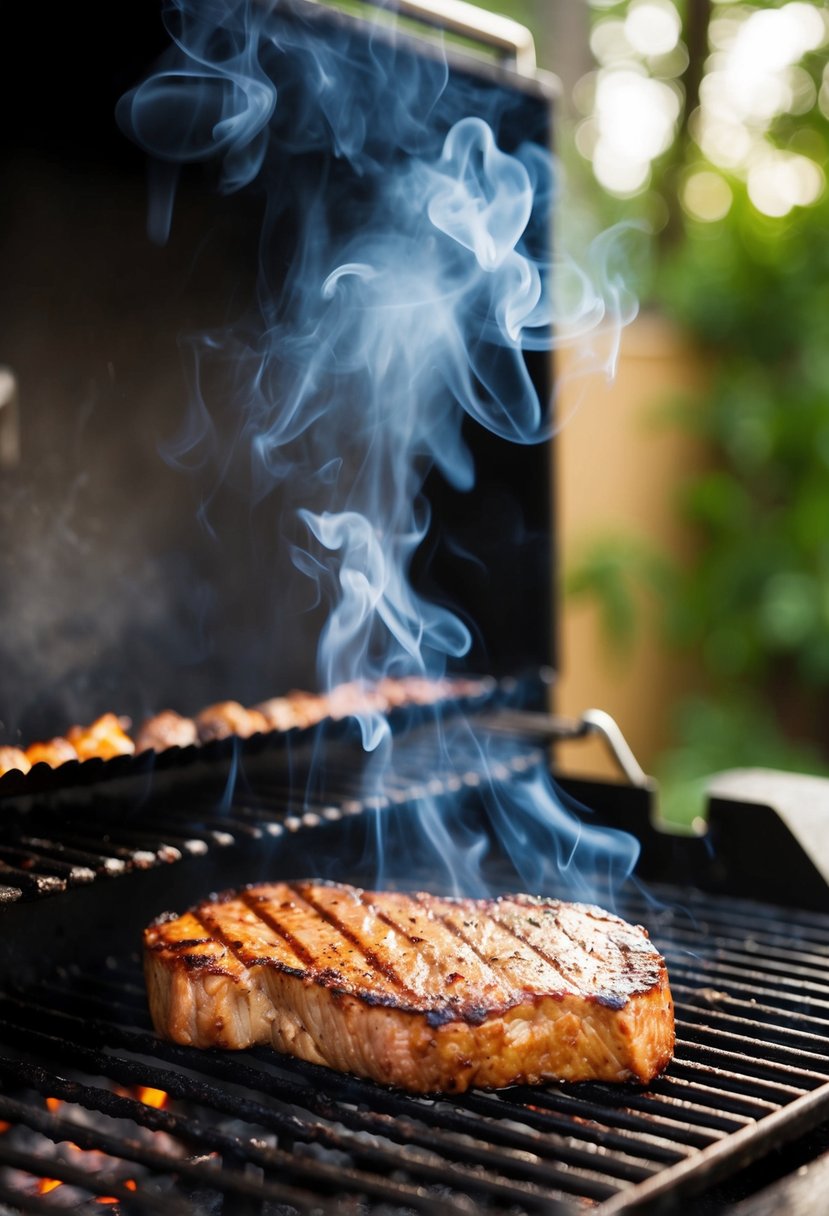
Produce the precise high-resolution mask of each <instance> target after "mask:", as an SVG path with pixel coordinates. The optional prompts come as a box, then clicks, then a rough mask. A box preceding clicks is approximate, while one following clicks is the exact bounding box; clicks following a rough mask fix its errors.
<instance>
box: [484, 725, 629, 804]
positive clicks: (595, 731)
mask: <svg viewBox="0 0 829 1216" xmlns="http://www.w3.org/2000/svg"><path fill="white" fill-rule="evenodd" d="M485 721H486V725H487V727H488V728H489V729H491V730H500V731H505V732H507V733H509V734H516V735H518V734H521V735H524V736H530V737H531V738H533V739H538V740H539V741H544V742H547V743H555V742H556V741H558V742H562V741H567V740H571V739H586V738H587V737H588V736H589V735H598V736H599V737H600V738H601V739H602V740H603V742H604V743H605V745H606V747H607V750H608V751H609V753H610V755H611V756H612V757H613V759H614V760H615V762H616V764H617V765H618V767H619V770H620V771H621V772H622V774H623V775H624V777H625V778H626V779H627V781H629V782H630V784H631V785H635V786H637V787H638V788H639V789H649V788H650V786H651V784H652V782H651V779H650V777H649V776H648V774H647V773H646V772H645V770H644V769H643V768H642V766H641V764H640V763H639V761H638V760H637V759H636V757H635V756H634V754H633V751H632V750H631V747H630V744H629V743H628V741H627V739H626V738H625V736H624V735H623V734H622V731H621V729H620V727H619V724H618V723H617V722H616V719H615V718H612V717H611V716H610V714H609V713H606V712H605V710H603V709H586V710H585V711H584V713H583V714H582V715H581V717H580V718H565V717H563V716H561V715H560V714H545V713H532V712H531V711H524V710H509V709H508V710H501V711H499V712H498V713H497V714H494V715H492V717H487V718H486V719H485Z"/></svg>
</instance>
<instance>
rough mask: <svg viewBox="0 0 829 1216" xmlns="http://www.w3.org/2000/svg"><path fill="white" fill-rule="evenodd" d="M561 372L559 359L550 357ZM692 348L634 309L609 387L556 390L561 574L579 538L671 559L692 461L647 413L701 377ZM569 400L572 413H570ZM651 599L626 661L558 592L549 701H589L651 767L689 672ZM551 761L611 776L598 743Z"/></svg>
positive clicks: (569, 708) (564, 704) (692, 451)
mask: <svg viewBox="0 0 829 1216" xmlns="http://www.w3.org/2000/svg"><path fill="white" fill-rule="evenodd" d="M559 362H560V366H561V368H562V370H564V371H565V372H566V368H567V355H566V354H563V355H562V356H561V357H560V360H559ZM701 374H702V373H701V368H700V366H699V364H698V361H697V360H696V359H695V357H694V354H693V352H692V351H691V350H690V349H689V347H688V346H687V345H686V344H685V343H684V342H683V341H682V340H681V338H680V337H679V335H678V334H677V333H676V331H675V330H674V329H673V328H672V327H671V326H669V325H668V324H667V323H666V322H665V321H664V320H662V319H660V318H658V317H654V316H648V315H643V316H642V317H640V318H638V319H637V320H636V321H635V322H634V323H633V324H632V325H631V326H630V327H629V329H628V330H627V331H626V332H625V334H624V336H623V340H622V349H621V357H620V360H619V365H618V371H617V375H616V377H615V379H614V381H613V383H611V384H608V383H607V382H606V381H605V380H604V378H602V379H599V378H597V377H592V378H591V379H590V380H589V381H585V382H582V383H581V384H579V383H573V384H571V385H566V384H565V387H564V390H563V394H564V396H563V400H561V401H560V403H559V408H560V412H559V416H560V417H563V418H565V419H566V423H565V425H564V426H563V428H562V430H561V432H560V433H559V435H558V436H557V439H556V457H555V458H556V462H557V479H558V489H557V497H558V502H557V511H558V521H559V522H558V534H559V546H560V548H559V564H560V569H561V571H562V572H564V571H566V570H567V569H568V568H569V567H570V566H571V565H572V563H573V562H574V560H577V559H578V558H579V556H580V554H581V553H582V552H583V550H584V547H585V544H587V543H589V541H590V539H591V538H593V537H596V536H600V535H602V534H604V535H607V534H615V535H618V534H620V533H621V534H630V535H633V536H638V537H640V538H642V540H644V541H645V542H647V543H648V544H651V545H653V546H655V547H657V548H659V549H660V550H661V551H662V552H664V553H666V554H669V555H674V556H681V555H682V554H684V553H687V552H688V551H689V545H690V538H689V536H688V533H687V531H686V530H685V529H684V528H683V527H682V526H681V524H680V523H679V521H678V519H677V515H676V511H675V510H674V508H673V504H674V502H675V501H676V495H677V488H678V486H679V485H680V483H681V482H682V481H683V479H685V478H686V477H687V475H688V474H689V473H690V472H692V471H693V469H694V468H698V467H699V465H700V462H701V457H700V452H699V449H698V447H697V446H696V445H695V444H694V442H693V441H692V440H691V439H690V438H689V436H688V434H687V433H686V432H685V431H683V430H680V429H679V428H678V427H677V426H675V425H673V424H671V423H669V422H666V421H665V420H664V415H663V418H661V419H660V418H659V417H658V415H659V413H660V412H661V411H662V409H663V407H664V406H665V404H666V403H667V402H670V400H671V399H672V397H673V396H675V395H676V394H677V393H681V392H683V391H685V390H688V389H690V388H692V387H693V386H694V385H695V384H698V383H699V382H700V380H701ZM571 407H573V412H572V413H571ZM657 612H658V606H657V604H656V603H655V601H654V600H651V601H650V603H649V604H648V603H646V604H645V615H644V617H643V618H642V623H643V624H644V625H645V628H644V629H640V633H639V636H638V639H637V641H636V642H635V644H634V646H633V649H632V651H631V652H630V653H629V654H628V655H627V657H626V658H624V659H622V658H621V657H620V656H619V655H614V654H613V653H612V652H609V651H608V648H607V645H606V643H605V641H604V639H603V635H602V631H601V628H600V624H599V618H598V613H597V611H596V609H595V608H594V606H593V605H592V604H588V603H586V602H583V601H578V600H573V599H569V600H568V599H564V601H563V620H562V622H561V626H560V668H561V673H560V680H559V684H558V691H557V693H556V698H555V700H556V707H557V709H558V710H559V711H560V712H562V713H566V714H578V713H580V712H581V711H582V710H584V709H586V708H588V707H597V708H600V709H604V710H607V711H608V712H609V713H610V714H612V715H613V717H614V718H616V720H617V722H618V723H619V725H620V726H621V728H622V730H623V732H624V734H625V736H626V737H627V739H628V742H629V743H630V744H631V746H632V748H633V750H634V752H635V754H636V756H637V758H638V759H639V761H640V763H641V764H642V765H643V767H644V768H645V769H646V770H650V769H651V768H652V765H653V760H654V757H655V756H656V754H657V753H658V752H659V750H660V749H661V748H663V747H665V745H666V744H668V743H669V742H670V740H671V709H672V706H673V705H674V704H675V702H676V700H677V697H678V696H679V695H680V694H681V692H682V691H683V690H687V689H688V688H689V687H690V685H691V683H692V681H693V673H692V672H689V671H688V670H687V669H684V668H683V665H682V664H680V662H679V661H678V660H677V659H676V658H675V657H672V656H670V655H669V654H667V653H666V651H665V649H664V646H663V644H662V643H661V640H660V637H659V633H658V621H657V620H656V613H657ZM560 762H561V764H562V767H563V768H564V769H565V770H567V771H570V772H573V773H579V774H586V773H589V774H594V773H595V774H596V775H608V776H609V775H615V772H614V769H613V766H612V765H611V764H610V763H609V762H608V761H607V760H606V758H605V756H604V753H603V751H602V749H601V747H600V746H599V745H598V743H594V742H589V743H583V744H577V745H576V744H574V745H571V746H569V747H567V748H565V749H562V753H561V756H560Z"/></svg>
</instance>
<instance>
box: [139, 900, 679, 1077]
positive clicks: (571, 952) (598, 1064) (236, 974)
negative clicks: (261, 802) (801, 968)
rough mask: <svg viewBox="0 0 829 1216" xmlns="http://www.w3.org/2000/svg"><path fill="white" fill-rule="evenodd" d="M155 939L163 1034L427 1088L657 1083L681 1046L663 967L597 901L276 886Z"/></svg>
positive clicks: (160, 931)
mask: <svg viewBox="0 0 829 1216" xmlns="http://www.w3.org/2000/svg"><path fill="white" fill-rule="evenodd" d="M144 945H145V956H144V957H145V971H146V977H147V987H148V993H149V1003H150V1010H151V1013H152V1018H153V1022H154V1024H155V1027H156V1029H157V1030H158V1032H159V1033H160V1034H162V1035H164V1036H165V1037H166V1038H169V1039H172V1040H173V1041H174V1042H177V1043H183V1044H189V1045H192V1046H195V1047H223V1048H246V1047H250V1046H252V1045H254V1044H266V1045H270V1046H273V1047H274V1048H276V1049H277V1050H278V1051H283V1052H288V1053H291V1054H293V1055H295V1056H297V1057H299V1058H300V1059H303V1060H310V1061H313V1062H314V1063H318V1064H327V1065H328V1066H330V1067H332V1068H336V1069H339V1070H340V1071H343V1072H351V1073H355V1074H357V1075H358V1076H363V1077H371V1078H373V1079H374V1080H375V1081H380V1082H384V1083H387V1084H390V1085H397V1086H400V1087H402V1088H404V1089H407V1090H411V1091H413V1092H420V1093H428V1092H455V1093H459V1092H461V1091H463V1090H466V1089H468V1088H469V1087H470V1086H472V1085H476V1086H485V1087H494V1088H498V1087H502V1086H505V1085H512V1084H516V1083H528V1084H534V1083H536V1082H539V1081H542V1080H545V1079H561V1080H567V1081H584V1080H600V1081H631V1080H633V1081H640V1082H647V1081H649V1080H651V1079H652V1078H653V1077H655V1076H656V1075H657V1074H658V1073H660V1072H661V1071H662V1070H663V1069H664V1068H665V1067H666V1065H667V1064H668V1062H669V1060H670V1058H671V1054H672V1051H673V1044H674V1015H673V1005H672V1001H671V994H670V990H669V987H668V978H667V973H666V969H665V963H664V961H663V959H662V958H661V957H660V955H659V954H658V952H657V951H656V949H655V948H654V946H653V945H652V943H651V942H650V940H649V938H648V935H647V933H646V932H645V930H644V929H642V928H639V927H634V926H632V925H629V924H627V923H626V922H625V921H623V920H620V919H619V918H618V917H616V916H613V915H611V914H610V913H608V912H604V911H602V910H601V909H600V908H596V907H592V906H588V905H582V904H571V903H562V902H561V901H559V900H553V899H538V898H535V897H532V896H529V895H512V896H505V897H503V898H500V899H491V900H471V899H444V898H438V897H436V896H433V895H423V894H419V895H401V894H394V893H377V892H367V891H362V890H360V889H358V888H355V887H351V886H346V885H342V884H337V883H323V882H315V881H304V882H293V883H273V884H266V885H259V886H251V887H247V888H245V889H243V890H241V891H238V892H228V893H226V894H224V895H221V896H216V897H212V898H211V899H208V900H206V901H204V902H203V903H201V904H198V905H197V906H196V907H194V908H192V909H191V910H190V911H189V912H187V913H185V914H184V915H183V916H175V915H172V914H169V915H166V916H164V917H161V918H159V919H158V920H157V921H155V922H154V923H153V924H152V925H150V927H149V928H148V929H147V930H146V931H145V935H144Z"/></svg>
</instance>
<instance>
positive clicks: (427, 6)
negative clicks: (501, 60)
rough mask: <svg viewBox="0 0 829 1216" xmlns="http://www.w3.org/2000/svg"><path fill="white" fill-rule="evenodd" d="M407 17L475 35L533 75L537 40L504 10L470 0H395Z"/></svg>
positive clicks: (461, 34) (459, 32) (465, 36)
mask: <svg viewBox="0 0 829 1216" xmlns="http://www.w3.org/2000/svg"><path fill="white" fill-rule="evenodd" d="M395 3H396V8H397V10H398V12H399V13H400V14H401V15H402V16H404V17H411V18H413V19H414V20H416V21H422V22H423V23H424V24H426V25H434V26H436V27H437V28H438V29H442V30H446V31H447V33H450V34H458V35H460V36H461V37H463V38H472V39H474V40H475V41H477V42H483V43H485V44H486V45H487V46H490V47H493V48H494V49H495V50H497V51H500V52H501V53H502V54H503V56H504V57H505V58H509V59H511V60H512V62H513V64H514V66H515V69H516V71H518V72H520V73H521V74H522V75H523V76H532V75H533V73H534V72H535V69H536V58H535V42H534V40H533V36H532V34H531V33H530V31H529V30H528V29H527V27H526V26H524V25H521V24H520V22H518V21H513V20H512V18H511V17H504V16H502V15H501V14H500V13H490V12H488V11H487V10H486V9H482V8H477V7H476V6H475V5H474V4H467V3H466V0H395Z"/></svg>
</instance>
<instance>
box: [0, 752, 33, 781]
mask: <svg viewBox="0 0 829 1216" xmlns="http://www.w3.org/2000/svg"><path fill="white" fill-rule="evenodd" d="M31 767H32V762H31V760H30V759H29V757H28V756H27V755H26V753H25V752H24V751H22V750H21V749H20V748H19V747H0V777H2V775H3V773H10V772H11V771H12V769H20V772H21V773H28V771H29V769H30V768H31Z"/></svg>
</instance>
